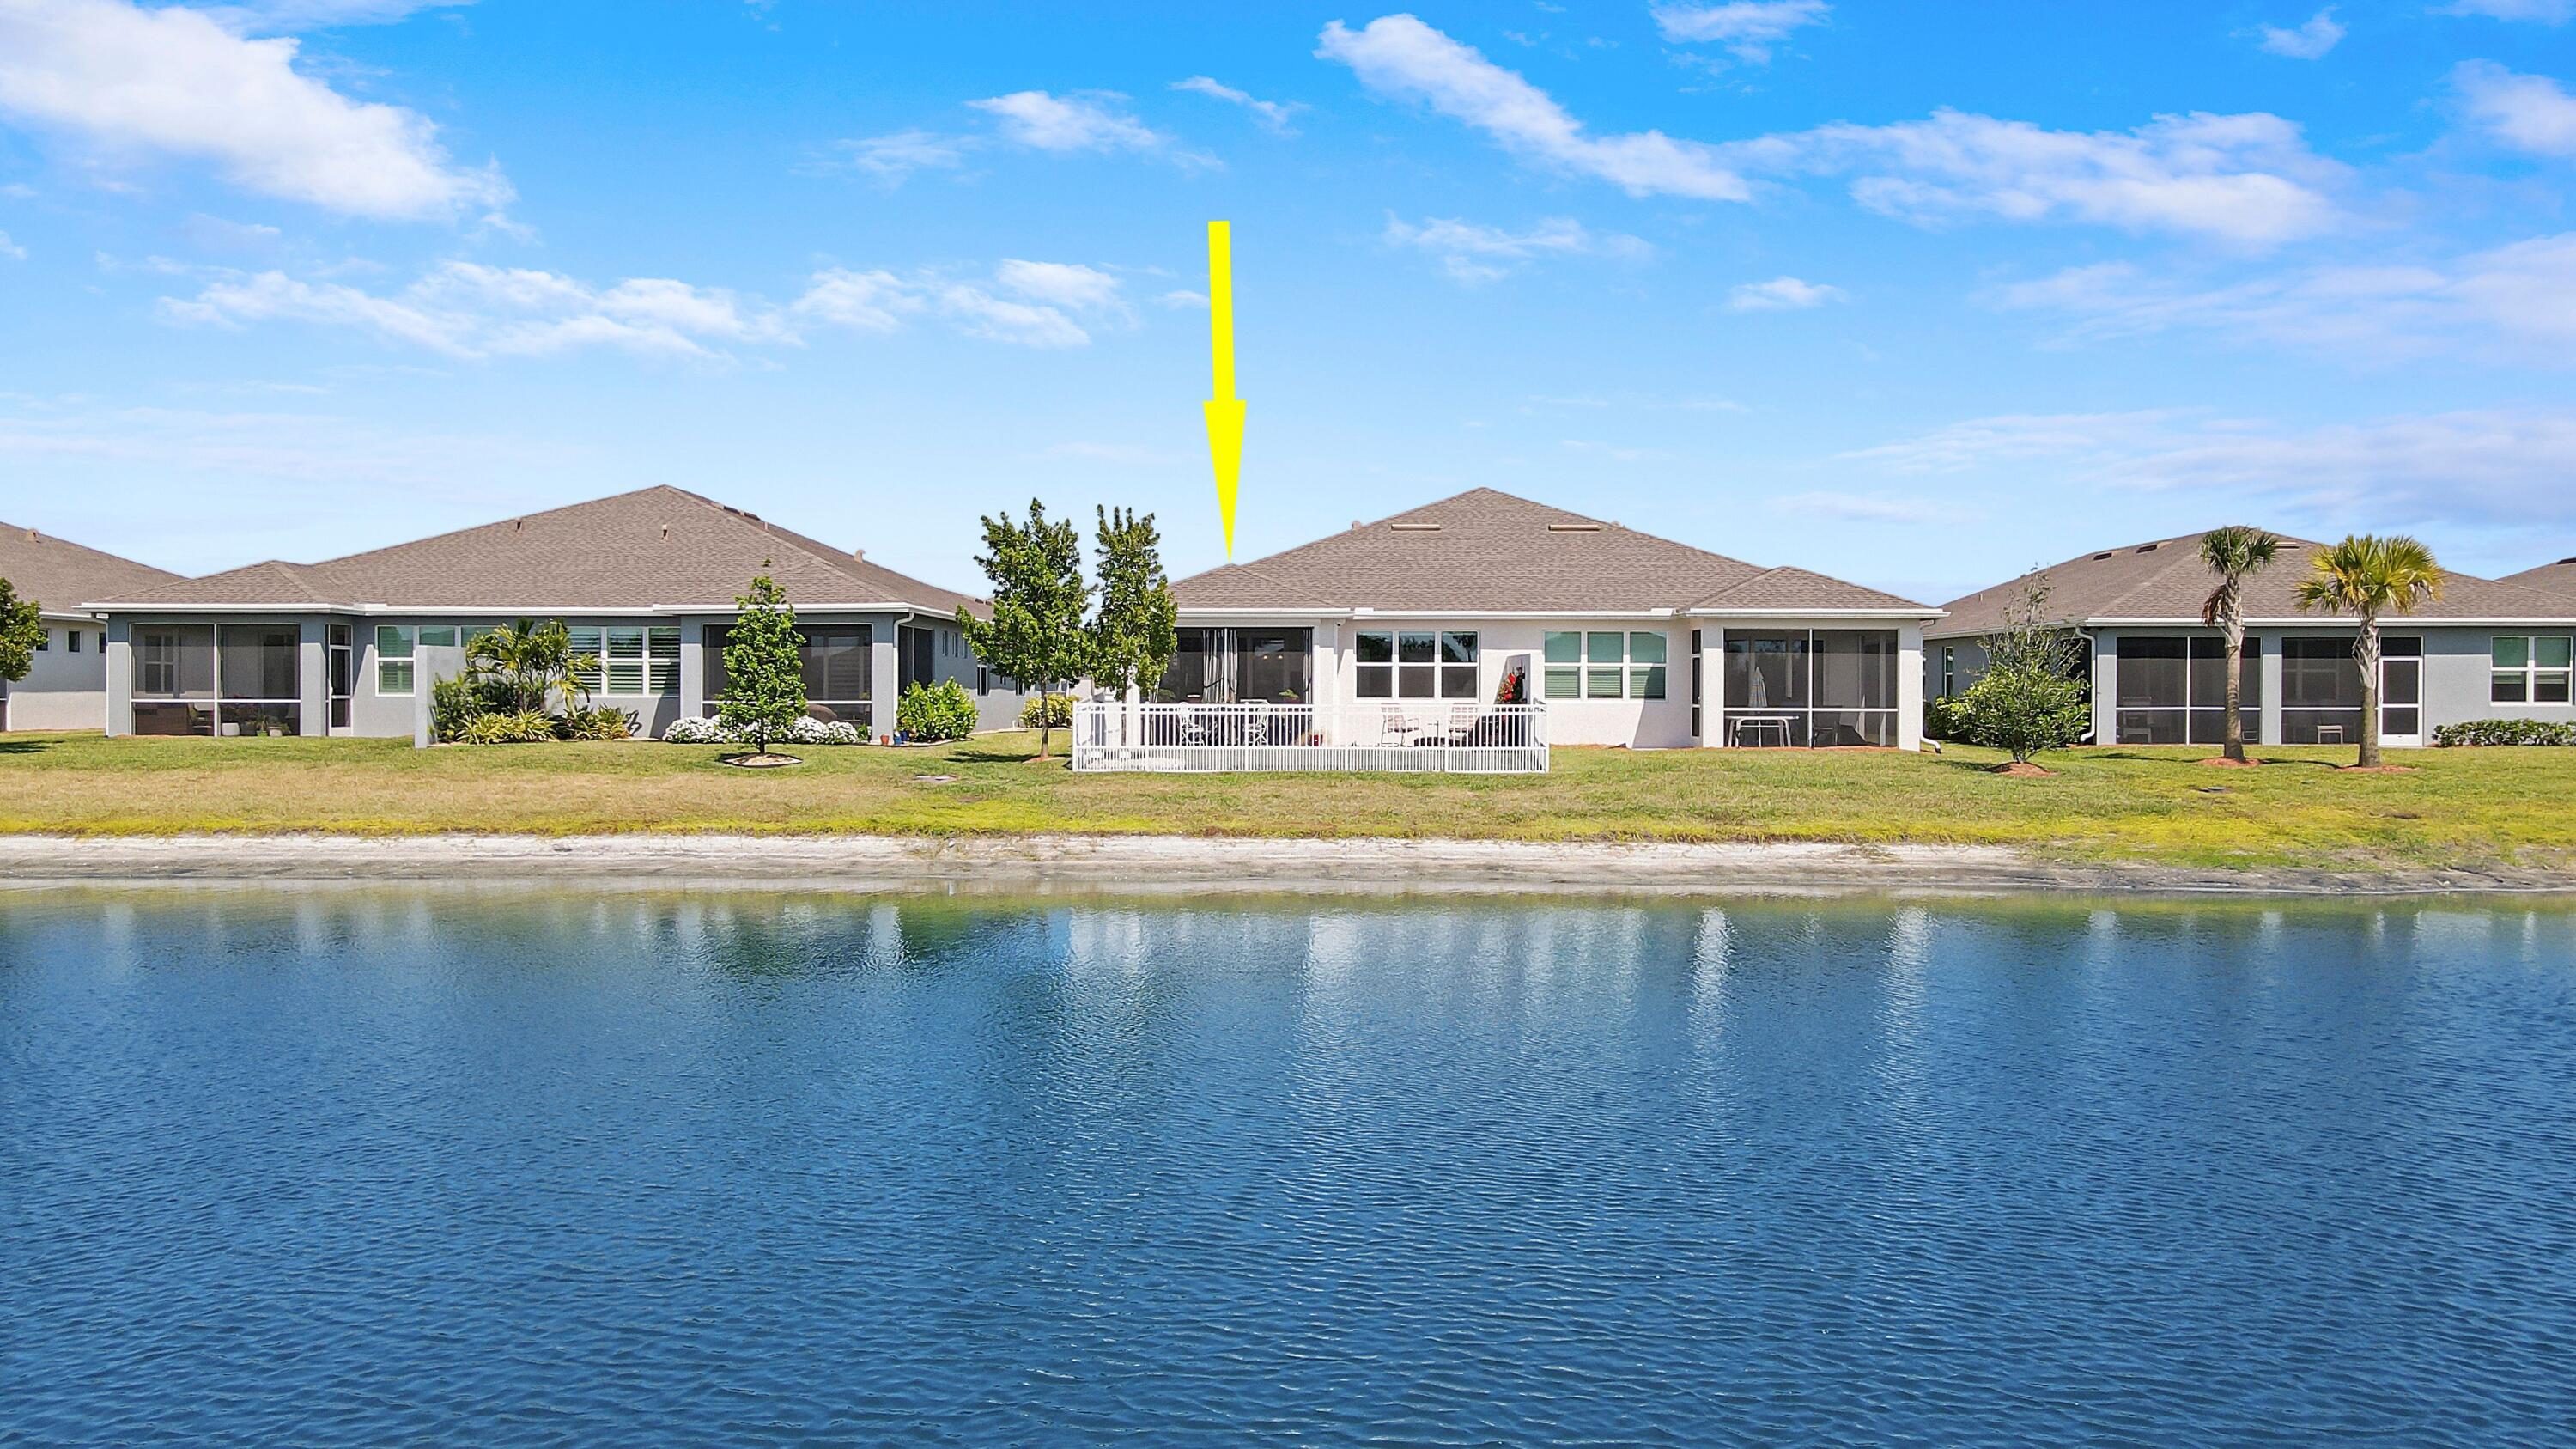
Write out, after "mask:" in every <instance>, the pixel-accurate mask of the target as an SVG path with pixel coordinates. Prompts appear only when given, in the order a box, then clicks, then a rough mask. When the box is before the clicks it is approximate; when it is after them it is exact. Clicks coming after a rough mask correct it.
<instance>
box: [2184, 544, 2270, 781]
mask: <svg viewBox="0 0 2576 1449" xmlns="http://www.w3.org/2000/svg"><path fill="white" fill-rule="evenodd" d="M2280 553H2281V540H2279V539H2278V538H2275V537H2273V536H2272V535H2271V534H2268V533H2265V532H2264V531H2263V530H2261V529H2259V528H2247V527H2246V526H2245V525H2243V524H2241V523H2231V524H2229V525H2227V526H2226V527H2225V528H2213V529H2211V530H2210V531H2209V532H2207V533H2204V534H2202V535H2201V536H2200V561H2201V562H2202V563H2205V564H2207V565H2209V571H2210V572H2211V573H2213V574H2216V575H2218V587H2217V588H2215V589H2213V590H2211V591H2210V595H2209V599H2208V602H2206V603H2204V604H2202V605H2201V606H2200V622H2201V624H2202V625H2203V626H2204V627H2206V628H2211V629H2217V630H2220V631H2222V632H2224V633H2225V634H2226V636H2227V747H2226V750H2225V751H2224V753H2225V756H2226V758H2228V759H2231V760H2242V759H2244V758H2245V717H2244V716H2243V715H2242V714H2240V713H2238V712H2237V711H2238V708H2239V705H2238V696H2239V695H2240V694H2241V693H2242V691H2243V688H2244V681H2243V677H2242V676H2243V674H2244V670H2245V581H2246V580H2247V579H2248V578H2250V577H2252V576H2253V575H2255V574H2257V573H2260V572H2262V571H2263V570H2264V569H2265V568H2268V567H2270V566H2271V563H2272V560H2273V559H2275V558H2277V557H2279V556H2280Z"/></svg>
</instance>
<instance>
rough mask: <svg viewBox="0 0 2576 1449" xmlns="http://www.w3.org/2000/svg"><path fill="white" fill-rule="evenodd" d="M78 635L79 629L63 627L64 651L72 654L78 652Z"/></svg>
mask: <svg viewBox="0 0 2576 1449" xmlns="http://www.w3.org/2000/svg"><path fill="white" fill-rule="evenodd" d="M80 636H81V631H79V630H78V629H65V630H64V631H63V649H64V650H65V652H67V653H72V654H78V653H79V652H80Z"/></svg>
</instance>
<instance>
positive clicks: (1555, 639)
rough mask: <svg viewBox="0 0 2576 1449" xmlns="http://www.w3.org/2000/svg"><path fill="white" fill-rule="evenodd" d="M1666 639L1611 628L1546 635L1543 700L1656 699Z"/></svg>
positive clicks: (1663, 679) (1665, 682)
mask: <svg viewBox="0 0 2576 1449" xmlns="http://www.w3.org/2000/svg"><path fill="white" fill-rule="evenodd" d="M1670 649H1671V642H1670V641H1669V640H1667V639H1666V638H1665V637H1664V636H1663V635H1661V634H1654V633H1646V632H1643V631H1640V632H1638V633H1633V634H1632V633H1628V632H1625V631H1623V630H1617V629H1587V630H1584V631H1582V632H1580V633H1577V632H1574V631H1572V630H1566V631H1563V632H1552V633H1550V634H1548V635H1547V636H1546V638H1545V640H1544V641H1543V643H1542V646H1541V650H1540V652H1541V655H1542V658H1543V661H1544V665H1545V668H1546V677H1545V680H1544V687H1545V693H1546V697H1547V698H1549V699H1662V698H1664V697H1665V696H1666V695H1667V694H1668V693H1669V692H1670V691H1671V684H1670V681H1669V679H1668V677H1667V674H1668V671H1669V669H1670V662H1669V661H1670Z"/></svg>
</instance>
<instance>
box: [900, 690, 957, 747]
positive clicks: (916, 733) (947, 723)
mask: <svg viewBox="0 0 2576 1449" xmlns="http://www.w3.org/2000/svg"><path fill="white" fill-rule="evenodd" d="M894 721H895V724H896V725H897V726H898V727H899V728H901V729H902V731H903V733H904V736H905V738H907V739H914V740H929V741H938V740H962V739H964V738H966V737H967V736H968V735H971V734H973V733H975V697H974V696H973V695H971V694H968V693H967V692H966V686H964V685H962V684H959V683H958V682H957V681H956V680H953V679H943V680H941V681H939V682H938V683H937V684H928V685H925V684H922V683H921V682H919V681H918V680H916V681H914V682H913V684H912V685H911V687H909V688H907V689H905V690H904V692H903V698H901V699H899V700H897V701H895V706H894Z"/></svg>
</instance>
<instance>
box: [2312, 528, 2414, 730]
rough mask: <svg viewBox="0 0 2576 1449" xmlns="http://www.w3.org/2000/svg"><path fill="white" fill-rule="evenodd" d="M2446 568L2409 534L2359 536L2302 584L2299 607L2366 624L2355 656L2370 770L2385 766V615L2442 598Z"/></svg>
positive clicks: (2316, 561) (2318, 561) (2327, 554)
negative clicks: (2382, 732)
mask: <svg viewBox="0 0 2576 1449" xmlns="http://www.w3.org/2000/svg"><path fill="white" fill-rule="evenodd" d="M2442 581H2443V574H2442V566H2441V565H2440V564H2439V563H2437V562H2435V561H2434V558H2433V551H2432V550H2431V549H2429V548H2426V547H2425V546H2424V545H2423V544H2421V543H2419V542H2417V541H2416V540H2414V539H2411V538H2408V537H2406V536H2405V535H2403V534H2397V535H2393V536H2391V537H2388V538H2376V537H2373V536H2372V535H2370V534H2366V533H2357V534H2354V535H2352V536H2351V537H2349V538H2346V539H2345V540H2344V541H2343V542H2341V543H2339V544H2336V545H2335V546H2334V547H2332V548H2328V549H2320V550H2318V551H2317V553H2316V555H2315V557H2314V558H2312V559H2310V560H2309V571H2308V576H2307V577H2306V578H2304V579H2301V580H2300V581H2299V607H2300V609H2302V610H2306V611H2313V612H2318V613H2328V614H2350V615H2352V616H2354V617H2355V618H2356V619H2358V620H2360V621H2361V627H2360V629H2359V631H2358V632H2356V633H2355V634H2354V635H2353V640H2352V658H2353V662H2354V663H2355V664H2357V665H2359V666H2360V668H2361V759H2360V761H2359V764H2360V765H2361V767H2362V768H2363V769H2365V770H2367V769H2373V768H2376V767H2377V766H2378V764H2379V616H2380V615H2382V614H2386V613H2397V614H2411V613H2414V612H2415V608H2416V606H2417V605H2419V604H2421V603H2423V602H2424V601H2425V600H2427V599H2438V598H2440V597H2442Z"/></svg>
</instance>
